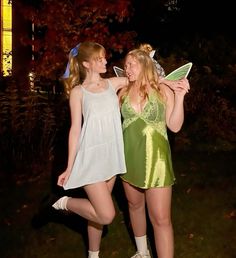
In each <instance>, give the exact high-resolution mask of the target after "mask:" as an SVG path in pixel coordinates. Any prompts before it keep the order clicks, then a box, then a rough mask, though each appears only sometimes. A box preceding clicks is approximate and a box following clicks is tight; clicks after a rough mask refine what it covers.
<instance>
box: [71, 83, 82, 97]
mask: <svg viewBox="0 0 236 258" xmlns="http://www.w3.org/2000/svg"><path fill="white" fill-rule="evenodd" d="M74 96H75V97H82V86H81V85H76V86H74V87H73V89H72V90H71V92H70V98H71V97H74Z"/></svg>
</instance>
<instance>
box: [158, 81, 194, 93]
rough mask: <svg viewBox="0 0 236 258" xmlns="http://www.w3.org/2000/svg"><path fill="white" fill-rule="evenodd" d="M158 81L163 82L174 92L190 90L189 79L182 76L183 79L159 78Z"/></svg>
mask: <svg viewBox="0 0 236 258" xmlns="http://www.w3.org/2000/svg"><path fill="white" fill-rule="evenodd" d="M159 83H163V84H165V85H166V86H168V87H169V88H170V89H172V90H173V91H174V92H178V91H180V92H182V91H186V92H185V93H187V92H188V91H189V90H190V85H189V81H188V79H187V78H183V79H180V80H176V81H173V80H166V79H165V78H161V79H160V81H159Z"/></svg>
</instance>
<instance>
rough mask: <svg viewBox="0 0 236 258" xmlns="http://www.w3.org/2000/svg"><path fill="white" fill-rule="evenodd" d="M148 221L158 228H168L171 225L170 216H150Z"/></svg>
mask: <svg viewBox="0 0 236 258" xmlns="http://www.w3.org/2000/svg"><path fill="white" fill-rule="evenodd" d="M150 220H151V222H152V224H153V225H156V226H158V227H168V226H171V224H172V222H171V217H170V216H150Z"/></svg>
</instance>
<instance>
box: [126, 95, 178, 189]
mask: <svg viewBox="0 0 236 258" xmlns="http://www.w3.org/2000/svg"><path fill="white" fill-rule="evenodd" d="M121 113H122V117H123V136H124V147H125V159H126V167H127V173H125V174H124V175H122V176H121V178H122V179H123V180H124V181H127V182H128V183H130V184H132V185H134V186H137V187H139V188H143V189H148V188H151V187H165V186H170V185H172V184H173V183H174V181H175V177H174V172H173V168H172V161H171V150H170V146H169V141H168V137H167V130H166V123H165V104H164V103H163V102H162V101H161V99H160V98H159V97H158V95H157V94H156V93H152V94H151V95H150V96H149V100H148V102H147V104H146V105H145V107H144V109H143V111H142V112H141V113H137V112H136V111H135V110H134V109H133V108H132V106H131V104H130V101H129V97H128V96H126V97H125V98H124V101H123V104H122V106H121Z"/></svg>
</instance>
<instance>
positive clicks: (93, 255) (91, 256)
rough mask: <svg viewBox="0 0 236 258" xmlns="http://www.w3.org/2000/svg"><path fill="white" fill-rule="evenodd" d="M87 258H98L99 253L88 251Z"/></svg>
mask: <svg viewBox="0 0 236 258" xmlns="http://www.w3.org/2000/svg"><path fill="white" fill-rule="evenodd" d="M88 258H99V251H96V252H93V251H88Z"/></svg>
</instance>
